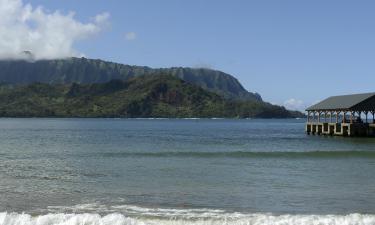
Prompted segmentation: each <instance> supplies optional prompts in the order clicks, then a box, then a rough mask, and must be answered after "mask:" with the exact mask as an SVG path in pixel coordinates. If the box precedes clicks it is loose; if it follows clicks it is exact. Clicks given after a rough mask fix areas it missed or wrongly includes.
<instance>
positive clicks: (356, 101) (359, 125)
mask: <svg viewBox="0 0 375 225" xmlns="http://www.w3.org/2000/svg"><path fill="white" fill-rule="evenodd" d="M306 111H307V123H306V129H305V130H306V133H307V134H309V135H310V134H312V135H335V136H347V137H358V136H362V137H375V93H365V94H354V95H341V96H333V97H329V98H327V99H325V100H323V101H321V102H319V103H317V104H315V105H313V106H310V107H309V108H307V109H306Z"/></svg>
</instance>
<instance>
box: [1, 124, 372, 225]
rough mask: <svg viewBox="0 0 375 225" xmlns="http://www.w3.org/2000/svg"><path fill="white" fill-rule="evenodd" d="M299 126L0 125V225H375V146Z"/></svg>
mask: <svg viewBox="0 0 375 225" xmlns="http://www.w3.org/2000/svg"><path fill="white" fill-rule="evenodd" d="M304 122H305V121H304V120H296V119H292V120H222V119H210V120H206V119H185V120H184V119H181V120H175V119H0V212H2V213H0V224H18V225H23V224H40V225H47V224H69V225H70V224H375V139H371V138H341V137H320V136H307V135H305V133H304Z"/></svg>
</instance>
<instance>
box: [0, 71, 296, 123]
mask: <svg viewBox="0 0 375 225" xmlns="http://www.w3.org/2000/svg"><path fill="white" fill-rule="evenodd" d="M0 116H1V117H128V118H132V117H170V118H184V117H202V118H207V117H229V118H245V117H258V118H286V117H300V116H303V115H302V114H301V113H298V112H291V111H288V110H286V109H285V108H283V107H280V106H275V105H271V104H268V103H264V102H260V101H254V100H229V99H226V98H224V97H222V96H220V95H218V94H216V93H213V92H209V91H207V90H205V89H203V88H201V87H199V86H197V85H194V84H191V83H190V82H186V81H184V80H181V79H179V78H177V77H176V76H172V75H153V76H140V77H134V78H131V79H128V80H126V81H123V80H111V81H109V82H107V83H95V84H77V83H73V84H44V83H35V84H30V85H23V86H12V85H3V86H1V88H0Z"/></svg>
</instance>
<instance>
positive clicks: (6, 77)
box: [0, 58, 262, 101]
mask: <svg viewBox="0 0 375 225" xmlns="http://www.w3.org/2000/svg"><path fill="white" fill-rule="evenodd" d="M160 73H164V74H171V75H173V76H176V77H178V78H180V79H182V80H185V81H187V82H190V83H192V84H195V85H198V86H200V87H202V88H204V89H206V90H209V91H212V92H215V93H217V94H220V95H222V96H224V97H225V98H227V99H239V100H255V101H262V99H261V97H260V95H259V94H257V93H251V92H248V91H246V90H245V89H244V88H243V86H242V85H241V84H240V82H239V81H238V80H237V79H236V78H234V77H233V76H231V75H229V74H226V73H223V72H221V71H217V70H211V69H194V68H181V67H179V68H161V69H152V68H149V67H142V66H129V65H124V64H118V63H112V62H106V61H103V60H93V59H86V58H69V59H62V60H41V61H36V62H30V61H0V82H2V83H8V84H32V83H35V82H40V83H47V84H71V83H79V84H93V83H105V82H108V81H110V80H113V79H120V80H127V79H129V78H131V77H136V76H144V75H152V74H160Z"/></svg>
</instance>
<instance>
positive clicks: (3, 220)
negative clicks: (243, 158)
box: [0, 212, 375, 225]
mask: <svg viewBox="0 0 375 225" xmlns="http://www.w3.org/2000/svg"><path fill="white" fill-rule="evenodd" d="M0 224H1V225H158V224H165V225H180V224H181V225H190V224H191V225H193V224H197V225H216V224H226V225H232V224H233V225H271V224H272V225H374V224H375V215H362V214H350V215H343V216H338V215H281V216H275V215H271V214H249V215H244V214H242V215H241V216H239V215H235V216H232V217H226V216H223V217H221V218H219V217H216V218H211V219H208V218H206V219H188V218H184V217H182V218H178V217H177V218H169V219H167V218H149V217H126V216H124V215H122V214H118V213H114V214H108V215H106V216H100V215H99V214H89V213H85V214H62V213H61V214H46V215H40V216H34V217H33V216H31V215H28V214H17V213H6V212H4V213H0Z"/></svg>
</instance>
